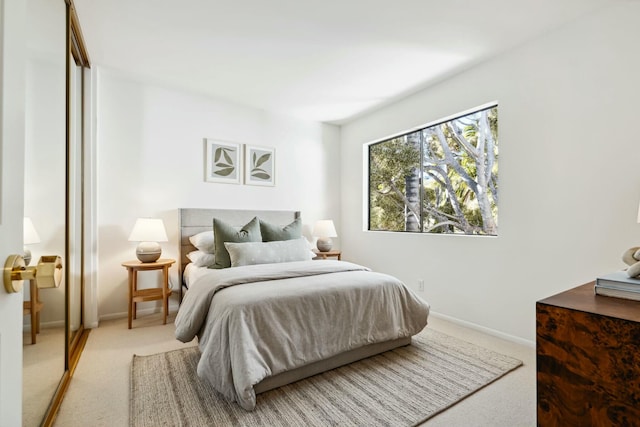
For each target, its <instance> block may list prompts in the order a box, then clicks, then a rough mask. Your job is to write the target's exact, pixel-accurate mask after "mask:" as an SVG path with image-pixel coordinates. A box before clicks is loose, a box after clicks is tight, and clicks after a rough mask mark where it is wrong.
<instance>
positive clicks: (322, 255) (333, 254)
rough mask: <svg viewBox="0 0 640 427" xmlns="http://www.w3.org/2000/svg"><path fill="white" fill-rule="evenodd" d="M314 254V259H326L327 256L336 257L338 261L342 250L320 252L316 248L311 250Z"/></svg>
mask: <svg viewBox="0 0 640 427" xmlns="http://www.w3.org/2000/svg"><path fill="white" fill-rule="evenodd" d="M313 252H314V253H315V254H316V258H314V259H327V258H331V257H334V258H337V259H338V261H340V259H341V258H342V251H327V252H320V251H318V250H314V251H313Z"/></svg>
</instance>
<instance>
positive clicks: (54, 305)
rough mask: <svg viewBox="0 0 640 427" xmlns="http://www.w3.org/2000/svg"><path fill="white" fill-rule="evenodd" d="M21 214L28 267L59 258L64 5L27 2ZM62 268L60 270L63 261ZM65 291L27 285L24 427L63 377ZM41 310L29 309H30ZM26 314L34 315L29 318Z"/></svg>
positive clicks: (59, 0) (39, 415) (37, 417)
mask: <svg viewBox="0 0 640 427" xmlns="http://www.w3.org/2000/svg"><path fill="white" fill-rule="evenodd" d="M26 6H27V23H28V25H29V28H27V29H26V31H25V34H26V36H27V52H26V56H27V65H26V101H25V112H26V115H25V116H26V117H25V125H26V129H25V169H24V170H25V179H24V181H25V191H24V211H25V216H27V217H30V218H31V220H32V223H33V226H34V228H35V230H36V231H37V234H38V236H39V238H40V239H39V240H40V242H39V243H33V244H30V245H28V249H29V250H30V251H31V253H32V260H31V265H36V264H37V263H38V260H39V259H40V257H41V256H43V255H60V256H62V255H64V253H65V144H66V142H65V109H66V102H65V96H66V74H65V58H66V56H67V55H66V5H65V2H64V0H55V1H52V0H27V1H26ZM63 265H64V267H63V268H66V265H65V260H64V259H63ZM65 287H66V284H65V283H64V282H63V283H62V284H61V285H60V287H58V288H55V287H54V288H47V289H38V288H37V285H36V284H35V283H29V282H27V283H25V286H24V299H25V302H26V304H25V310H24V311H25V314H26V315H25V316H24V324H23V325H24V326H23V331H24V334H23V335H24V346H23V425H24V426H34V425H40V423H41V422H42V419H43V417H44V415H45V412H46V411H47V408H48V407H49V405H50V403H51V399H52V397H53V395H54V393H55V391H56V389H57V387H58V384H59V383H60V379H61V378H62V375H63V373H64V371H65ZM38 300H39V301H40V303H41V304H35V303H34V304H32V303H33V302H35V301H38ZM32 306H36V307H39V308H40V310H39V312H38V313H37V315H36V316H35V318H34V325H33V328H34V329H35V331H36V332H38V323H39V333H36V334H35V337H34V338H35V343H34V344H32V334H31V330H32V322H31V319H32V317H31V316H30V315H28V314H30V313H28V312H30V308H31V307H32Z"/></svg>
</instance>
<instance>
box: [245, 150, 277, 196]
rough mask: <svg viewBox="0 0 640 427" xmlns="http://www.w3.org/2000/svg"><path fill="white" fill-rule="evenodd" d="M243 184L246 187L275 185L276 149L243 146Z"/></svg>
mask: <svg viewBox="0 0 640 427" xmlns="http://www.w3.org/2000/svg"><path fill="white" fill-rule="evenodd" d="M244 155H245V165H244V170H245V172H244V183H245V184H247V185H262V186H275V185H276V149H275V148H273V147H261V146H258V145H245V148H244Z"/></svg>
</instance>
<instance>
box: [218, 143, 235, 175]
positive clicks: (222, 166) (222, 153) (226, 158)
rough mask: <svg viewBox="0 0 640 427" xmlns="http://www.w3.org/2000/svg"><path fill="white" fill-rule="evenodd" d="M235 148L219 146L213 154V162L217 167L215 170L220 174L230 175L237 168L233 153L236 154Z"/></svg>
mask: <svg viewBox="0 0 640 427" xmlns="http://www.w3.org/2000/svg"><path fill="white" fill-rule="evenodd" d="M235 151H236V150H235V148H229V147H218V148H216V151H215V152H214V155H213V164H214V166H215V167H216V168H219V169H216V170H214V171H213V173H214V174H215V175H218V176H229V175H231V174H232V173H233V172H234V171H235V170H236V165H234V164H233V158H232V157H231V154H235Z"/></svg>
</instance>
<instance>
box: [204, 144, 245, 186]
mask: <svg viewBox="0 0 640 427" xmlns="http://www.w3.org/2000/svg"><path fill="white" fill-rule="evenodd" d="M205 181H207V182H221V183H227V184H240V183H241V182H242V146H241V145H240V144H236V143H235V142H225V141H217V140H214V139H205Z"/></svg>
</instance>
